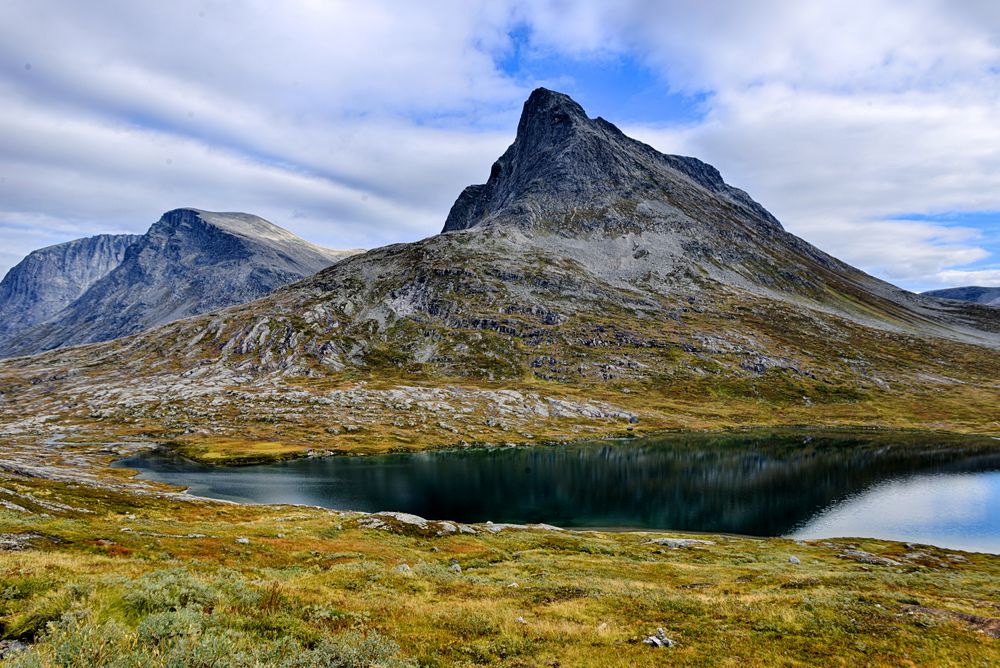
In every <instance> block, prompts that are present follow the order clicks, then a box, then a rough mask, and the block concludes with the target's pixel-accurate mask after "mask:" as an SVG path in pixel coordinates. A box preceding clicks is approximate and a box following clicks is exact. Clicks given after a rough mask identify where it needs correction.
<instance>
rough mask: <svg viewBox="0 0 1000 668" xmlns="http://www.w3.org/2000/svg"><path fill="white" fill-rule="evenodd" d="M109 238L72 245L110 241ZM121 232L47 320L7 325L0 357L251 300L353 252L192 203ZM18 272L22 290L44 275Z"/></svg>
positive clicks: (128, 331)
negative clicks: (136, 231) (137, 231)
mask: <svg viewBox="0 0 1000 668" xmlns="http://www.w3.org/2000/svg"><path fill="white" fill-rule="evenodd" d="M102 239H103V241H102ZM112 239H114V238H102V237H95V238H94V239H93V240H90V239H85V240H81V241H80V242H71V244H70V245H71V246H73V245H74V244H83V247H84V248H90V247H91V246H95V247H101V248H103V247H111V246H112ZM127 239H128V243H125V242H124V240H122V241H119V242H118V245H119V246H121V249H122V250H121V251H119V252H118V254H117V255H116V256H111V255H110V254H108V255H107V257H98V256H97V255H95V254H92V257H94V258H95V265H94V267H92V268H91V270H90V271H91V273H92V274H93V280H90V281H89V283H88V284H87V285H83V286H82V287H83V288H85V289H81V290H79V291H78V292H77V293H76V294H73V295H70V294H69V293H68V292H67V291H63V292H62V293H60V294H61V295H63V296H64V297H70V296H71V297H72V298H69V299H67V298H64V299H63V302H62V303H61V304H59V306H62V308H60V309H57V308H51V307H50V308H48V309H47V311H46V312H45V313H44V314H43V315H44V317H37V318H36V319H35V320H34V321H33V322H27V323H25V324H28V325H30V324H34V323H38V324H34V326H32V327H27V328H24V327H20V328H19V327H10V328H9V329H8V336H7V338H6V340H5V341H3V342H0V355H3V356H11V355H24V354H31V353H35V352H39V351H43V350H49V349H52V348H58V347H61V346H67V345H75V344H80V343H92V342H95V341H106V340H109V339H114V338H118V337H121V336H126V335H129V334H134V333H136V332H140V331H142V330H145V329H149V328H151V327H155V326H157V325H162V324H164V323H167V322H171V321H173V320H178V319H181V318H186V317H189V316H192V315H197V314H200V313H206V312H208V311H213V310H217V309H220V308H224V307H226V306H231V305H233V304H242V303H245V302H249V301H252V300H254V299H257V298H259V297H261V296H263V295H265V294H267V293H268V292H270V291H272V290H274V289H275V288H277V287H280V286H283V285H286V284H288V283H291V282H293V281H296V280H299V279H301V278H303V277H305V276H309V275H311V274H314V273H316V272H317V271H319V270H320V269H323V268H325V267H328V266H329V265H331V264H333V263H334V262H336V261H338V260H340V259H342V258H344V257H345V256H347V255H349V254H350V253H351V252H350V251H334V250H329V249H326V248H321V247H319V246H316V245H314V244H311V243H309V242H307V241H305V240H304V239H300V238H299V237H297V236H295V235H294V234H292V233H291V232H288V231H287V230H284V229H282V228H280V227H278V226H277V225H274V224H272V223H269V222H268V221H266V220H264V219H263V218H258V217H257V216H253V215H250V214H246V213H213V212H209V211H199V210H197V209H176V210H174V211H168V212H167V213H165V214H163V216H162V217H161V218H160V220H159V221H157V222H156V223H154V224H153V225H152V227H150V228H149V231H148V232H146V234H144V235H142V236H138V237H128V238H127ZM55 248H60V247H58V246H57V247H55ZM50 250H51V249H44V250H43V251H39V252H42V253H44V252H46V251H50ZM32 255H34V254H32ZM31 257H32V256H29V257H28V258H27V259H26V260H25V262H24V263H27V262H28V261H29V260H31ZM85 259H86V258H81V259H79V260H78V262H83V261H84V260H85ZM24 263H22V264H24ZM19 266H20V265H19ZM98 272H100V275H99V276H98V275H96V274H97V273H98ZM64 273H67V272H64ZM19 276H22V277H23V281H22V284H23V287H22V288H21V291H22V292H27V293H30V292H32V291H36V292H37V291H38V290H39V288H38V287H37V286H35V285H34V284H32V283H31V280H32V279H33V278H37V279H40V280H48V276H47V275H42V274H38V275H34V276H29V275H25V274H23V272H21V273H19ZM64 282H65V281H64ZM81 283H82V281H81V280H77V281H75V283H74V285H80V284H81ZM41 289H42V290H44V289H45V288H41ZM53 301H54V300H51V299H50V300H48V303H52V302H53ZM8 303H11V302H8ZM36 310H37V309H36ZM40 315H42V314H40Z"/></svg>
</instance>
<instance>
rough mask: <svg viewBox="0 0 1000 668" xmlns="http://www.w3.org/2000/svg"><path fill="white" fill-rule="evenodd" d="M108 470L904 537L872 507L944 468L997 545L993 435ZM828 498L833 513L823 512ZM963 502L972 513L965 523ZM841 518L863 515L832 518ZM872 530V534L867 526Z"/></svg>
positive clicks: (440, 514)
mask: <svg viewBox="0 0 1000 668" xmlns="http://www.w3.org/2000/svg"><path fill="white" fill-rule="evenodd" d="M117 466H122V467H130V468H135V469H139V470H140V472H141V476H142V477H144V478H147V479H154V480H160V481H163V482H168V483H172V484H176V485H183V486H188V487H190V490H191V493H192V494H197V495H201V496H210V497H215V498H222V499H229V500H234V501H249V502H257V503H297V504H309V505H317V506H326V507H330V508H342V509H352V510H365V511H377V510H397V511H404V512H409V513H414V514H417V515H421V516H423V517H428V518H437V519H450V520H457V521H462V522H483V521H487V520H492V521H494V522H517V523H525V522H547V523H550V524H555V525H559V526H564V527H603V528H652V529H676V530H686V531H704V532H726V533H738V534H749V535H759V536H776V535H786V534H789V533H793V532H796V531H799V532H800V535H810V536H812V535H819V534H823V532H824V531H827V529H829V530H831V531H834V533H829V532H828V531H827V533H825V534H824V535H841V536H845V535H853V536H860V535H865V536H871V537H885V538H890V537H891V538H897V539H901V540H905V539H908V538H906V536H903V535H901V533H900V531H894V532H893V531H890V528H889V527H885V526H881V525H880V523H879V518H878V517H877V515H880V514H881V515H884V517H886V518H896V519H897V520H898V519H899V516H900V513H902V515H903V516H905V515H906V514H907V508H906V507H905V506H903V507H899V499H903V500H904V502H905V503H912V501H913V499H914V498H920V497H921V486H922V485H923V486H925V487H926V488H927V489H928V490H929V489H931V487H933V486H934V484H935V483H934V481H935V480H937V484H938V487H940V480H941V479H940V478H936V477H935V476H940V475H945V474H947V475H952V476H954V478H953V479H952V480H951V483H950V484H951V487H950V488H949V489H951V490H952V492H951V496H952V497H955V496H957V497H959V498H957V499H956V500H955V502H954V503H952V504H951V505H950V506H948V504H945V506H948V507H950V508H951V511H950V512H952V513H953V514H957V515H960V516H962V517H964V518H965V519H964V520H963V521H964V522H965V524H962V525H961V526H972V527H973V528H972V529H970V530H971V531H974V532H978V533H979V534H982V535H980V536H978V538H976V540H975V541H974V542H973V543H971V544H972V545H974V546H977V547H978V548H979V549H984V550H987V551H1000V476H997V475H992V476H990V475H988V474H989V473H990V472H1000V441H996V440H993V439H979V438H964V437H953V436H937V435H909V434H899V433H874V434H856V433H837V432H832V433H829V432H828V433H813V432H809V433H801V432H799V433H796V432H781V433H766V434H765V433H750V434H746V433H742V434H730V435H705V434H678V435H667V436H657V437H649V438H641V439H633V440H618V441H603V442H590V443H580V444H573V445H564V446H531V447H518V448H500V449H465V450H447V451H436V452H422V453H415V454H393V455H382V456H374V457H326V458H313V459H302V460H296V461H291V462H284V463H280V464H270V465H260V466H247V467H231V468H227V467H212V466H205V465H200V464H196V463H193V462H190V461H188V460H185V459H182V458H180V457H178V456H176V455H173V454H171V453H169V452H166V451H153V452H146V453H141V454H139V455H136V456H134V457H131V458H129V459H126V460H122V461H121V462H118V463H117ZM957 474H964V475H962V476H958V475H957ZM901 480H908V481H909V483H908V484H909V487H908V488H907V490H906V493H905V494H902V495H900V494H896V495H895V496H893V495H891V494H890V495H889V496H885V495H883V497H882V498H883V500H884V503H891V504H895V505H894V506H893V507H892V508H888V507H883V508H882V510H883V511H885V512H879V508H878V503H877V501H876V502H875V506H874V507H872V505H871V504H872V501H871V500H869V501H867V502H866V503H867V504H868V505H866V506H864V508H865V510H864V511H863V512H860V513H856V512H852V511H850V509H849V506H848V507H847V508H848V510H846V511H844V508H845V505H844V504H850V503H852V502H854V503H858V499H860V498H861V497H862V496H863V495H864V493H866V492H869V493H870V492H871V491H872V490H877V489H880V486H882V487H881V488H884V486H885V485H886V484H887V483H891V482H892V481H901ZM984 485H985V487H986V491H985V492H983V486H984ZM956 489H957V490H961V489H978V490H979V493H978V494H973V495H971V496H970V495H966V497H967V498H968V499H969V500H968V502H967V503H965V502H963V501H962V498H966V497H962V495H961V494H957V493H956V492H955V491H954V490H956ZM938 493H939V495H940V490H938ZM972 497H975V498H974V500H972ZM893 499H896V500H895V501H894V500H893ZM970 504H971V506H970ZM937 505H940V504H937ZM837 508H840V509H841V513H840V515H836V516H835V515H833V514H831V513H833V512H834V510H835V509H837ZM845 512H846V514H845ZM948 512H949V511H946V512H945V513H944V515H945V516H944V517H942V516H940V514H938V515H935V516H934V517H933V523H934V524H935V526H937V525H940V526H942V527H947V526H948V524H949V517H948ZM970 512H972V513H973V514H975V516H976V518H977V519H975V520H974V521H973V522H972V524H971V525H970V524H969V523H968V514H969V513H970ZM852 514H853V515H854V516H855V517H857V518H858V519H863V520H864V521H863V522H860V521H855V522H851V521H849V520H848V519H845V518H849V517H850V516H851V515H852ZM984 514H985V519H983V518H982V517H981V516H982V515H984ZM921 517H923V516H922V515H920V513H919V512H918V511H917V510H916V509H915V510H914V512H913V520H914V521H913V522H912V523H911V524H914V526H912V527H910V529H909V531H910V533H912V535H913V537H914V538H919V537H921V536H923V537H924V538H926V537H927V536H926V535H925V534H922V533H921V531H920V526H916V525H920V523H921V522H922V521H923V520H921ZM838 518H839V519H838ZM904 519H905V517H904ZM925 519H926V518H925ZM928 521H930V520H928ZM811 522H812V524H810V523H811ZM824 523H825V524H824ZM897 523H898V522H897ZM925 523H926V522H925ZM903 524H906V522H903ZM854 528H863V529H864V531H865V532H863V533H858V532H854V531H853V529H854ZM880 531H881V532H883V533H884V534H886V535H877V534H878V533H879V532H880ZM906 531H907V530H903V531H902V533H904V534H905V533H906ZM817 532H818V533H817ZM888 533H892V535H888ZM907 535H909V534H907ZM935 535H936V534H935ZM932 537H933V536H932ZM922 542H932V541H928V540H925V541H922ZM952 542H954V541H952ZM956 546H957V545H956Z"/></svg>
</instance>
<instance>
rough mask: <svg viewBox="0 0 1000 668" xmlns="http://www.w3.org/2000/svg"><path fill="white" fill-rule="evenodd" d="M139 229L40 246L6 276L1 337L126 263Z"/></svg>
mask: <svg viewBox="0 0 1000 668" xmlns="http://www.w3.org/2000/svg"><path fill="white" fill-rule="evenodd" d="M139 238H140V236H139V235H137V234H101V235H98V236H96V237H88V238H86V239H77V240H75V241H67V242H66V243H62V244H57V245H55V246H48V247H46V248H40V249H39V250H36V251H33V252H31V253H29V254H28V256H27V257H25V258H24V259H23V260H21V261H20V262H19V263H18V264H17V265H16V266H14V267H13V268H11V270H10V271H8V272H7V275H6V276H4V278H3V281H0V341H3V340H4V339H6V338H7V337H9V336H11V335H12V334H14V333H17V332H20V331H24V330H25V329H27V328H29V327H31V326H32V325H37V324H38V323H40V322H44V321H46V320H48V319H49V318H51V317H52V316H54V315H55V314H56V313H58V312H59V311H61V310H62V309H63V308H65V307H67V306H69V305H70V304H71V303H73V302H74V301H76V299H77V298H79V297H80V295H82V294H83V293H84V292H86V291H87V289H88V288H89V287H90V286H91V285H93V284H94V283H95V282H96V281H98V280H100V279H101V278H104V277H105V276H106V275H107V274H108V273H109V272H111V270H112V269H114V268H115V267H117V266H118V265H119V264H121V261H122V259H123V258H124V257H125V249H127V248H128V247H129V246H131V245H132V244H133V243H135V242H136V241H138V240H139Z"/></svg>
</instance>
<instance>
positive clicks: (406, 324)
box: [0, 94, 1000, 461]
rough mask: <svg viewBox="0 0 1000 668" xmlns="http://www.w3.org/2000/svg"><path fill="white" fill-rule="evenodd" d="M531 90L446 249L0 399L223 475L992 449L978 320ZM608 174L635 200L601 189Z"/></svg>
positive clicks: (105, 358)
mask: <svg viewBox="0 0 1000 668" xmlns="http://www.w3.org/2000/svg"><path fill="white" fill-rule="evenodd" d="M541 95H543V98H542V100H541V102H546V100H549V101H553V100H554V102H553V104H555V105H556V106H555V107H554V108H555V113H548V112H549V111H551V108H550V107H547V106H545V105H544V104H542V105H538V111H540V112H541V113H540V115H538V116H537V117H535V118H533V119H532V118H529V119H526V120H525V119H522V120H523V121H524V122H523V123H519V127H524V128H526V131H527V132H528V133H529V134H532V133H536V134H537V135H538V136H539V137H540V139H539V140H538V141H535V142H528V141H527V136H520V137H516V138H515V140H514V144H512V148H511V149H508V151H507V152H505V154H504V155H505V156H508V157H509V158H510V160H509V161H508V162H506V163H503V164H501V166H500V167H499V168H498V169H495V170H494V175H493V176H491V181H492V185H490V182H489V181H488V182H487V184H482V185H478V186H472V187H471V188H472V190H471V191H470V189H468V188H467V189H466V190H465V191H463V194H462V195H460V197H459V199H458V200H457V201H456V205H455V206H456V207H458V208H457V209H456V208H455V207H453V212H455V211H457V212H458V213H455V214H454V216H452V215H449V218H448V220H449V221H451V222H450V224H449V223H446V225H445V229H446V231H444V232H443V233H441V234H438V235H435V236H432V237H428V238H427V239H423V240H421V241H417V242H414V243H406V244H394V245H391V246H386V247H383V248H378V249H374V250H371V251H368V252H366V253H363V254H359V255H355V256H352V257H349V258H346V259H345V260H343V261H341V262H338V263H336V264H334V265H332V266H330V267H328V268H326V269H324V270H322V271H320V272H318V273H316V274H315V275H312V276H310V277H308V278H305V279H303V280H301V281H298V282H296V283H293V284H290V285H286V286H284V287H282V288H280V289H277V290H275V291H273V292H271V293H269V294H268V295H266V296H264V297H262V298H261V299H259V300H256V301H254V302H250V303H247V304H243V305H237V306H231V307H228V308H225V309H223V310H218V311H214V312H212V313H208V314H204V315H200V316H195V317H192V318H189V319H185V320H182V321H178V322H174V323H171V324H168V325H165V326H162V327H160V328H158V329H155V330H152V331H149V332H145V333H143V334H140V335H136V336H131V337H127V338H122V339H118V340H116V341H113V342H108V343H101V344H94V345H90V346H82V347H78V348H69V349H63V350H61V351H53V352H50V353H46V354H43V355H39V356H36V357H25V358H19V359H16V360H9V361H6V362H0V393H2V395H3V396H6V397H16V398H17V403H18V405H19V406H31V407H33V408H34V410H35V412H36V413H37V414H40V415H58V416H59V422H60V424H62V425H63V426H64V427H65V426H67V425H69V426H73V427H74V428H76V429H79V430H81V432H87V433H89V432H90V431H91V430H94V429H101V430H105V431H106V430H107V429H109V428H114V429H122V430H133V429H139V428H141V429H142V430H143V433H148V434H156V435H158V437H160V438H167V439H170V440H173V441H175V442H176V443H178V444H180V445H181V446H183V447H184V448H187V449H186V450H185V452H187V453H188V454H190V455H192V456H202V455H204V453H205V452H206V451H208V452H214V451H213V450H212V449H213V448H216V449H221V450H219V452H223V453H224V455H220V456H223V457H233V458H237V459H240V460H241V461H245V460H247V458H250V459H252V458H253V457H257V456H258V455H257V454H253V453H257V452H260V450H257V449H255V448H264V450H263V451H264V452H266V453H267V455H266V456H276V455H275V454H274V453H275V452H279V453H286V454H287V453H296V452H298V453H301V452H304V451H305V450H306V449H308V448H315V447H322V448H324V449H328V450H331V451H344V452H355V451H364V452H373V451H384V450H385V449H386V448H393V447H401V448H419V447H427V446H429V445H454V444H456V443H460V442H465V443H473V442H478V443H505V442H519V441H530V440H532V439H537V438H545V439H552V440H560V439H566V438H585V437H588V436H598V435H609V434H610V435H622V434H625V433H627V430H628V429H631V430H633V433H635V432H639V431H649V430H655V429H692V428H693V429H706V428H723V427H740V426H749V425H758V426H759V425H769V426H773V425H781V424H783V425H788V424H796V425H801V424H814V425H826V426H847V425H855V426H858V425H860V426H866V427H872V426H880V427H906V428H924V429H945V430H954V431H980V432H986V433H998V434H1000V422H998V416H997V415H996V410H995V407H996V404H997V401H998V400H1000V387H998V385H997V382H996V378H998V377H1000V355H998V353H997V350H998V349H1000V318H998V316H997V313H996V309H993V308H990V307H985V306H979V305H975V304H963V303H960V302H954V301H946V300H938V299H934V298H931V297H925V296H921V295H915V294H913V293H909V292H906V291H904V290H901V289H899V288H897V287H895V286H892V285H890V284H888V283H885V282H883V281H880V280H878V279H876V278H874V277H871V276H869V275H867V274H865V273H864V272H861V271H860V270H857V269H855V268H853V267H850V266H849V265H847V264H845V263H843V262H841V261H840V260H837V259H836V258H833V257H831V256H829V255H827V254H826V253H824V252H822V251H821V250H819V249H817V248H815V247H813V246H811V245H810V244H808V243H806V242H805V241H803V240H801V239H798V238H797V237H795V236H794V235H791V234H789V233H788V232H786V231H784V230H783V228H782V226H781V225H780V223H777V221H776V220H774V221H772V218H773V217H770V215H769V214H768V216H763V215H762V214H760V213H759V209H762V208H763V207H760V205H759V204H756V203H755V202H753V201H752V200H749V195H746V194H745V193H743V194H742V195H740V194H739V193H742V191H738V189H735V188H732V189H730V187H729V186H725V184H724V182H722V181H721V176H720V177H718V180H716V176H715V175H716V174H717V172H715V171H710V170H709V168H708V167H707V166H706V167H704V168H702V167H699V164H702V163H695V162H691V161H689V160H688V159H681V158H676V159H675V158H672V157H671V156H661V155H660V154H655V155H654V154H653V153H655V151H654V152H653V153H650V151H653V149H651V148H649V147H646V146H645V145H644V144H640V143H639V142H635V143H634V144H632V143H630V142H631V140H630V141H629V142H626V141H624V140H622V139H621V138H620V137H619V136H618V135H619V134H620V133H618V132H617V130H616V131H615V132H612V131H611V130H610V129H609V127H613V126H611V125H610V123H607V122H606V121H597V120H590V119H589V118H587V117H586V115H585V114H582V115H581V114H576V112H575V110H574V109H572V108H571V109H570V110H569V111H566V110H564V109H562V108H561V107H559V104H564V102H565V101H564V100H561V99H559V98H553V97H552V96H547V95H545V94H541ZM529 101H531V100H530V99H529ZM538 101H539V100H535V102H538ZM574 104H575V103H574ZM570 112H573V114H575V115H571V117H569V118H568V119H567V118H564V115H565V114H569V113H570ZM526 113H528V114H535V113H536V110H535V107H534V106H533V105H532V106H529V105H527V104H526ZM538 123H541V124H542V125H544V124H545V123H554V124H555V125H556V126H557V127H554V128H550V129H546V128H545V127H540V126H538ZM533 124H534V125H533ZM567 125H568V126H569V127H568V128H567V127H563V126H567ZM550 130H551V131H550ZM622 136H624V135H622ZM581 137H582V139H581ZM543 139H544V141H542V140H543ZM605 140H607V141H605ZM595 142H596V143H595ZM529 144H531V145H532V146H534V148H530V147H529V148H524V147H525V146H528V145H529ZM522 148H523V151H522ZM531 151H535V153H534V154H532V152H531ZM599 154H600V155H599ZM588 155H590V156H594V155H596V156H597V158H596V159H595V160H593V161H592V162H591V163H588V164H587V167H586V168H585V169H584V168H581V169H579V170H577V169H575V165H576V164H577V162H578V161H579V160H580V159H581V156H588ZM502 160H503V159H502ZM502 160H501V162H502ZM677 160H679V161H680V162H679V163H676V164H680V165H681V166H682V167H685V169H688V170H689V171H694V172H695V174H696V175H698V174H701V180H702V181H704V182H705V183H707V184H708V186H711V187H712V188H715V190H714V191H713V190H711V189H710V188H709V187H708V186H706V185H705V184H703V183H700V182H699V181H697V180H695V178H693V177H692V176H691V175H690V174H687V173H684V172H682V171H680V170H679V169H678V168H676V167H674V166H673V165H674V164H675V162H676V161H677ZM690 160H693V159H690ZM696 168H697V169H696ZM713 169H714V168H713ZM525 170H527V171H525ZM550 177H551V178H550ZM623 179H635V180H636V181H637V182H636V183H626V184H625V187H618V186H614V184H615V183H619V182H622V180H623ZM590 184H595V185H594V187H593V188H591V187H590ZM609 184H612V185H609ZM612 186H613V187H612ZM744 197H746V199H747V200H749V202H748V201H745V200H744V199H743V198H744ZM455 221H458V222H455ZM4 405H5V404H4V403H3V402H0V409H3V407H4ZM6 405H7V406H8V411H9V410H11V409H9V406H11V405H13V404H12V403H8V404H6ZM4 417H5V418H6V419H8V420H11V421H12V425H13V426H9V427H8V429H15V430H20V431H19V432H18V433H27V432H31V431H32V430H43V431H44V425H42V424H40V423H39V422H37V420H35V421H33V420H34V418H24V417H17V416H13V415H11V414H10V413H9V412H8V413H6V414H4ZM275 442H277V443H278V444H279V445H274V443H275ZM262 443H270V444H271V445H268V446H266V448H265V446H263V445H258V444H262ZM206 449H207V450H206ZM260 456H264V455H260Z"/></svg>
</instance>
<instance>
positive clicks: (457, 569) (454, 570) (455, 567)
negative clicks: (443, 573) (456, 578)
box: [448, 563, 462, 573]
mask: <svg viewBox="0 0 1000 668" xmlns="http://www.w3.org/2000/svg"><path fill="white" fill-rule="evenodd" d="M448 570H449V571H451V572H452V573H461V572H462V566H461V565H459V564H457V563H454V564H452V565H451V566H449V567H448Z"/></svg>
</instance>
